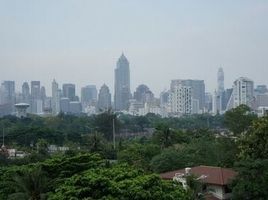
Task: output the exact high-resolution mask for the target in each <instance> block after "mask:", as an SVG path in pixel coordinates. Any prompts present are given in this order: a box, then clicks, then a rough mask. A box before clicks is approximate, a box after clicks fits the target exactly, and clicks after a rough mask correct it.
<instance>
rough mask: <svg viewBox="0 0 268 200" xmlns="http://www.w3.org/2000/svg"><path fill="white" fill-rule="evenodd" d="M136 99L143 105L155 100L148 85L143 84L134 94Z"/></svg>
mask: <svg viewBox="0 0 268 200" xmlns="http://www.w3.org/2000/svg"><path fill="white" fill-rule="evenodd" d="M134 99H135V100H136V101H137V102H141V103H145V102H152V101H153V100H154V94H153V93H152V91H151V90H150V89H149V87H148V86H147V85H144V84H141V85H139V86H138V87H137V88H136V91H135V92H134Z"/></svg>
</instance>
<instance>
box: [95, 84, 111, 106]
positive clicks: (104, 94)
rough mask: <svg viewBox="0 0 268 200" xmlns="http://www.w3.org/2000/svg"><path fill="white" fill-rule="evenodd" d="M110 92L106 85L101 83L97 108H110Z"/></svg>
mask: <svg viewBox="0 0 268 200" xmlns="http://www.w3.org/2000/svg"><path fill="white" fill-rule="evenodd" d="M111 106H112V103H111V93H110V90H109V88H108V86H107V85H105V84H103V85H102V86H101V88H100V91H99V98H98V109H99V110H102V111H103V110H108V109H109V108H111Z"/></svg>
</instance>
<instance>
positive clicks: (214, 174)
mask: <svg viewBox="0 0 268 200" xmlns="http://www.w3.org/2000/svg"><path fill="white" fill-rule="evenodd" d="M176 173H185V169H180V170H175V171H171V172H166V173H162V174H160V177H161V178H162V179H167V180H172V179H173V177H174V176H175V174H176ZM190 174H193V175H195V176H198V177H199V176H201V175H205V176H207V177H206V178H204V179H203V182H204V183H208V184H214V185H227V184H228V183H229V181H231V179H233V178H234V177H235V176H236V175H237V173H236V172H235V171H234V170H232V169H229V168H221V167H211V166H202V165H201V166H198V167H193V168H191V170H190Z"/></svg>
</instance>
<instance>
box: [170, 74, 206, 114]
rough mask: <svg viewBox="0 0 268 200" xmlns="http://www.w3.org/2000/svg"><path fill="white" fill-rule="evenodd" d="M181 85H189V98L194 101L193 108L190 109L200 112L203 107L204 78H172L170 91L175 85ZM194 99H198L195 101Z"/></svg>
mask: <svg viewBox="0 0 268 200" xmlns="http://www.w3.org/2000/svg"><path fill="white" fill-rule="evenodd" d="M177 85H182V86H186V87H191V98H192V100H193V101H194V102H195V109H194V110H192V112H193V114H194V113H196V112H197V113H201V112H203V111H204V109H205V83H204V80H191V79H186V80H183V79H176V80H172V81H171V84H170V90H171V92H173V91H174V88H175V86H177ZM195 100H198V102H197V101H195Z"/></svg>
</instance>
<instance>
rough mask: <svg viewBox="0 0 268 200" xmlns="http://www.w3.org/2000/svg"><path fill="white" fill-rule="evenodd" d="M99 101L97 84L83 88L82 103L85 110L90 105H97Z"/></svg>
mask: <svg viewBox="0 0 268 200" xmlns="http://www.w3.org/2000/svg"><path fill="white" fill-rule="evenodd" d="M96 102H97V88H96V85H88V86H86V87H82V88H81V103H82V108H83V110H84V109H85V108H86V107H87V106H89V105H95V104H96Z"/></svg>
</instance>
